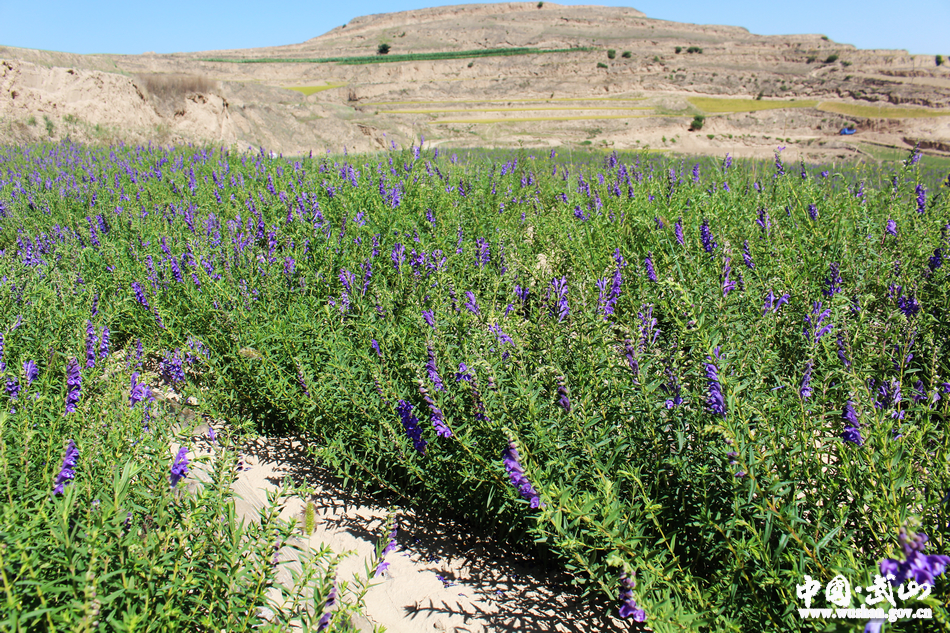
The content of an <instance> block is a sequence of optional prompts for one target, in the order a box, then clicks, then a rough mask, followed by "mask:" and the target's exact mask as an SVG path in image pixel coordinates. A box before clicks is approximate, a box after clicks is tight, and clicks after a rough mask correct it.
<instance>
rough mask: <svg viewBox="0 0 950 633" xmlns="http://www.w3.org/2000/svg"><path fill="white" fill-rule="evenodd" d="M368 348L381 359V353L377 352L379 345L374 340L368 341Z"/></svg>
mask: <svg viewBox="0 0 950 633" xmlns="http://www.w3.org/2000/svg"><path fill="white" fill-rule="evenodd" d="M369 346H370V347H372V348H373V351H374V352H376V355H377V356H379V357H380V358H382V357H383V353H382V352H381V351H379V343H377V342H376V339H370V341H369Z"/></svg>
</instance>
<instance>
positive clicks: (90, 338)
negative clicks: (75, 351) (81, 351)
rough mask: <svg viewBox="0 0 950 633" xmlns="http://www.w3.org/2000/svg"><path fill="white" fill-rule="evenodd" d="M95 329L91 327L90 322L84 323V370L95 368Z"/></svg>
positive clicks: (96, 340) (96, 339)
mask: <svg viewBox="0 0 950 633" xmlns="http://www.w3.org/2000/svg"><path fill="white" fill-rule="evenodd" d="M97 342H98V338H97V337H96V328H94V327H93V326H92V322H91V321H86V369H91V368H93V367H95V366H96V343H97Z"/></svg>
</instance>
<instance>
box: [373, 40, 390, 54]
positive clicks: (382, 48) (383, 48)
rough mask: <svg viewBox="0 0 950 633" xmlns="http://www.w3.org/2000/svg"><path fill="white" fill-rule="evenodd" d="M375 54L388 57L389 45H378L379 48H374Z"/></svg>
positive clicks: (384, 43)
mask: <svg viewBox="0 0 950 633" xmlns="http://www.w3.org/2000/svg"><path fill="white" fill-rule="evenodd" d="M376 54H377V55H388V54H389V44H387V43H386V42H383V43H382V44H380V45H379V46H377V47H376Z"/></svg>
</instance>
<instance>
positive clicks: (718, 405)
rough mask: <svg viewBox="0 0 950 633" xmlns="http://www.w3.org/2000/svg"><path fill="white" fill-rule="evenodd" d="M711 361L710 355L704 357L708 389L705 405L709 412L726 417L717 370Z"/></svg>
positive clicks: (724, 402)
mask: <svg viewBox="0 0 950 633" xmlns="http://www.w3.org/2000/svg"><path fill="white" fill-rule="evenodd" d="M712 361H713V359H712V358H711V357H709V356H707V357H706V385H707V387H708V390H709V395H708V396H707V397H706V407H707V408H708V409H709V411H710V412H711V413H714V414H715V415H721V416H722V417H726V401H725V398H723V395H722V385H721V384H720V383H719V370H718V369H717V368H716V365H715V364H713V362H712Z"/></svg>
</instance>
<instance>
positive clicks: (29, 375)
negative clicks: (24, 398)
mask: <svg viewBox="0 0 950 633" xmlns="http://www.w3.org/2000/svg"><path fill="white" fill-rule="evenodd" d="M23 374H24V375H25V376H26V386H27V387H29V386H30V385H32V384H33V381H34V380H36V379H37V377H38V376H39V375H40V370H39V368H38V367H37V366H36V363H34V362H33V361H31V360H28V361H24V362H23Z"/></svg>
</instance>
